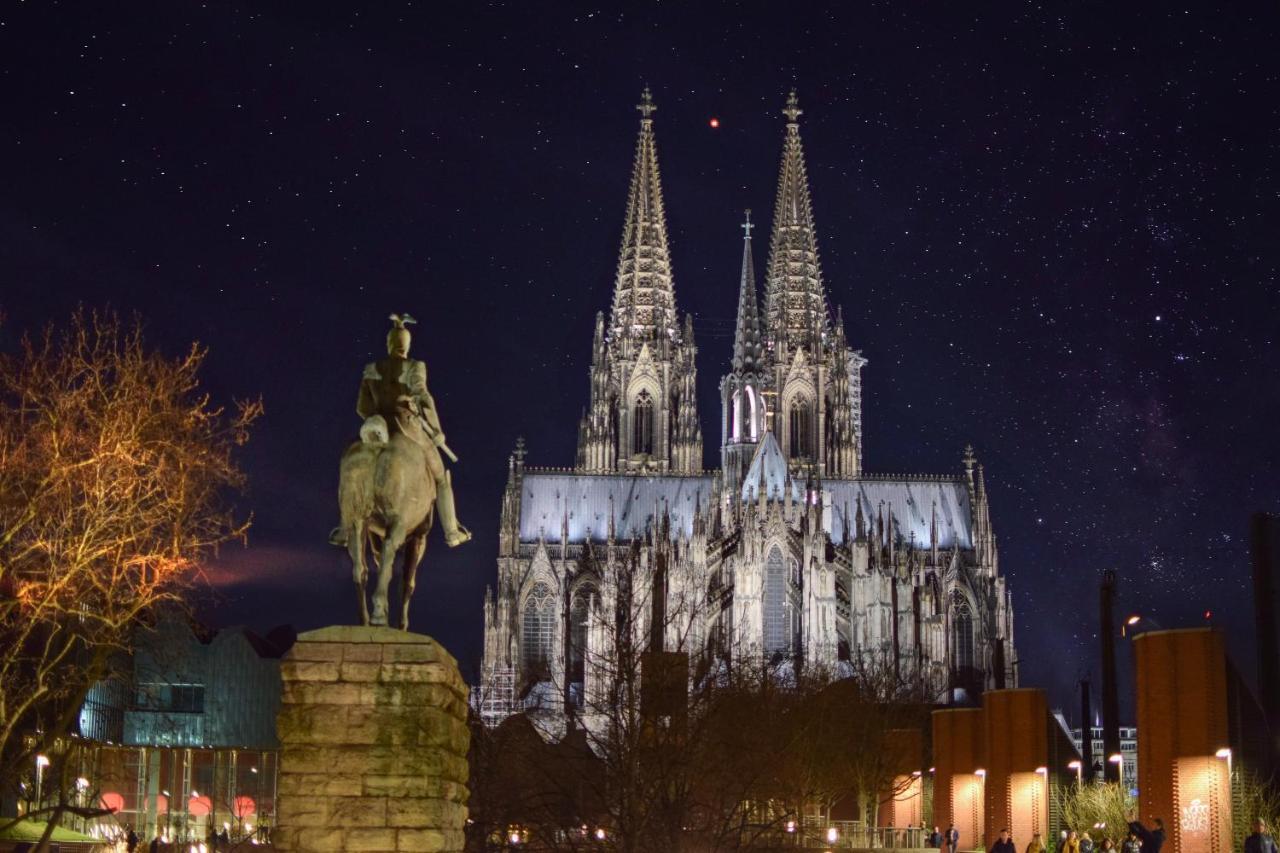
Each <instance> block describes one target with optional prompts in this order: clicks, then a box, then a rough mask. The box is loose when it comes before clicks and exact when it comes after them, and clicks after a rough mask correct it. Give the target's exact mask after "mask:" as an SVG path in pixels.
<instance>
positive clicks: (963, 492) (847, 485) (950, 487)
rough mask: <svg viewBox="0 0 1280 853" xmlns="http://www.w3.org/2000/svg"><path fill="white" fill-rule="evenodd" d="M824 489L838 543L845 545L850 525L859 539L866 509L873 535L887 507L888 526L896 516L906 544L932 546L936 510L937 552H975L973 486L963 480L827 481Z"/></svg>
mask: <svg viewBox="0 0 1280 853" xmlns="http://www.w3.org/2000/svg"><path fill="white" fill-rule="evenodd" d="M822 489H823V492H824V493H825V497H826V500H827V502H828V503H827V507H826V510H827V513H826V515H827V517H828V520H827V522H826V526H827V530H828V531H829V532H830V534H831V539H832V541H833V542H836V543H837V544H839V543H841V542H842V541H843V539H844V529H845V527H846V526H847V527H848V529H849V534H850V536H853V535H856V530H857V523H856V519H857V515H858V505H859V504H861V505H862V517H863V518H864V519H865V522H866V525H867V529H868V530H874V528H875V523H876V519H877V518H878V517H879V514H880V511H881V507H882V505H883V509H884V518H885V524H886V526H887V525H888V523H889V518H890V515H891V514H892V518H893V531H894V533H895V534H896V535H897V536H898V537H899V539H900V540H901V541H903V542H907V543H910V542H912V541H914V542H915V545H916V547H917V548H928V547H929V526H930V522H931V520H932V519H933V513H934V508H935V506H936V508H937V518H938V547H939V548H950V547H952V546H953V545H954V546H958V547H960V548H972V547H973V514H972V513H971V512H970V511H969V487H968V485H967V484H966V483H965V482H964V479H963V478H961V477H902V478H897V477H893V478H890V477H881V476H876V475H870V476H868V477H864V478H862V479H858V480H823V481H822ZM846 513H847V514H848V515H847V518H846ZM846 521H847V525H846Z"/></svg>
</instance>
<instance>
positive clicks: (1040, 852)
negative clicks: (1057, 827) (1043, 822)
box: [1025, 832, 1045, 853]
mask: <svg viewBox="0 0 1280 853" xmlns="http://www.w3.org/2000/svg"><path fill="white" fill-rule="evenodd" d="M1025 853H1045V849H1044V839H1043V838H1041V837H1040V833H1038V832H1036V833H1033V834H1032V835H1031V840H1030V841H1029V842H1027V849H1026V851H1025Z"/></svg>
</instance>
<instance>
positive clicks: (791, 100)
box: [645, 88, 804, 125]
mask: <svg viewBox="0 0 1280 853" xmlns="http://www.w3.org/2000/svg"><path fill="white" fill-rule="evenodd" d="M645 91H648V90H647V89H646V90H645ZM803 113H804V110H802V109H800V99H799V98H798V97H796V90H795V89H794V88H793V89H792V90H791V92H790V93H789V94H788V95H787V105H786V106H785V107H783V108H782V114H783V115H784V116H786V117H787V124H788V125H795V124H798V122H797V119H799V118H800V116H801V115H802V114H803Z"/></svg>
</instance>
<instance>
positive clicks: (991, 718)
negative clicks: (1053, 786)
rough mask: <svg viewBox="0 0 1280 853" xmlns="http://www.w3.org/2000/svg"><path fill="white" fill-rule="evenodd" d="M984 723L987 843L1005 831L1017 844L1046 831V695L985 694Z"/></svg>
mask: <svg viewBox="0 0 1280 853" xmlns="http://www.w3.org/2000/svg"><path fill="white" fill-rule="evenodd" d="M982 709H983V717H984V721H985V724H986V746H987V756H986V757H987V763H986V770H987V779H986V805H987V809H986V820H985V824H986V827H987V830H988V832H987V834H988V836H990V837H989V838H988V839H987V841H988V842H990V841H991V840H992V839H993V838H994V836H995V834H996V833H997V832H999V831H1000V830H1001V829H1003V828H1006V827H1007V828H1008V829H1009V830H1010V831H1011V832H1012V833H1013V838H1014V841H1015V842H1016V843H1018V844H1019V845H1024V844H1026V842H1028V841H1030V840H1031V836H1032V834H1033V833H1036V832H1042V833H1046V837H1048V836H1047V832H1048V825H1047V814H1046V812H1047V805H1048V792H1047V785H1048V779H1047V777H1048V769H1047V768H1048V765H1049V763H1050V758H1049V720H1050V716H1049V708H1048V704H1047V702H1046V700H1045V695H1044V691H1042V690H1034V689H1030V688H1022V689H1013V690H989V691H987V692H986V693H985V694H984V695H983V697H982Z"/></svg>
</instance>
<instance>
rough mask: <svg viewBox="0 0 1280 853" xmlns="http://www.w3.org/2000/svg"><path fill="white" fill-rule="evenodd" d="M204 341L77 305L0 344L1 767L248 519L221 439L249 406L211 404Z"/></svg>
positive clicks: (70, 714) (61, 727) (237, 437)
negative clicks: (149, 337)
mask: <svg viewBox="0 0 1280 853" xmlns="http://www.w3.org/2000/svg"><path fill="white" fill-rule="evenodd" d="M205 355H206V350H205V349H204V348H202V347H200V346H198V345H192V347H191V348H190V349H189V350H188V351H187V352H186V353H185V354H184V355H182V356H180V357H178V358H169V357H166V356H164V355H161V354H159V353H156V352H154V351H149V350H148V349H147V347H146V346H145V344H144V341H143V336H142V331H141V325H140V322H139V321H137V320H136V319H135V320H134V321H133V322H132V323H128V324H126V323H123V322H122V321H121V320H120V319H119V318H118V317H117V316H116V315H115V314H113V313H109V312H108V313H89V312H85V311H83V310H81V311H77V312H76V313H75V314H74V315H73V316H72V317H71V320H70V323H69V324H68V325H67V326H66V327H65V328H63V329H56V328H54V327H53V326H50V327H48V328H46V329H45V330H44V332H43V333H42V334H40V335H38V336H35V337H26V338H24V339H23V341H22V343H21V345H20V347H19V348H18V350H17V352H15V353H12V354H5V355H3V356H0V779H7V780H13V779H17V778H18V777H19V776H20V772H19V771H20V770H21V769H23V768H26V767H27V766H28V765H30V764H32V763H33V761H34V758H35V756H36V755H37V754H40V753H42V752H43V751H46V750H49V749H50V748H51V747H52V746H53V745H54V744H55V743H57V742H59V741H60V739H61V738H62V737H63V736H64V735H65V734H66V733H67V732H68V731H69V730H70V728H71V726H72V723H73V722H74V720H75V716H76V714H77V712H78V710H79V706H80V704H81V702H82V701H83V699H84V696H85V694H86V692H87V691H88V690H89V688H90V687H91V686H92V685H93V684H94V682H95V681H97V680H99V679H101V678H103V677H104V676H106V675H107V674H108V673H109V671H110V669H111V666H112V663H113V660H114V659H115V657H116V656H117V655H118V654H119V653H122V652H128V651H129V650H130V643H131V637H132V634H133V631H134V628H135V626H136V625H137V624H138V622H139V620H142V619H145V618H146V617H148V616H149V615H150V614H151V613H152V612H153V611H154V610H155V608H156V607H157V606H158V605H160V604H162V603H165V602H173V601H180V600H181V599H182V597H183V593H184V591H185V590H186V589H187V588H188V585H189V583H190V582H191V581H192V579H193V578H195V577H196V576H198V574H199V571H200V568H199V566H200V560H201V559H202V558H203V557H205V556H206V555H208V554H209V553H210V552H211V551H212V550H213V549H215V548H217V546H218V545H219V544H221V543H224V542H227V541H229V540H234V539H242V538H243V537H244V535H245V533H246V531H247V529H248V521H247V520H245V519H242V518H239V517H237V516H236V515H235V513H234V512H233V511H232V508H231V506H230V505H229V503H228V495H229V493H230V492H233V491H236V490H239V489H242V488H243V486H244V484H245V477H244V473H243V472H242V471H241V469H240V468H239V467H238V466H237V464H236V462H235V460H234V459H233V450H234V448H235V447H236V446H238V445H241V444H243V443H244V442H245V441H246V440H247V439H248V434H249V428H250V426H251V425H252V424H253V422H254V421H255V420H256V419H257V418H258V417H259V415H260V414H261V412H262V407H261V403H260V402H257V401H249V402H238V403H236V405H235V408H234V410H233V411H232V412H230V413H228V412H226V411H224V410H223V409H221V408H218V407H216V406H214V405H213V404H212V403H211V401H210V398H209V397H208V395H207V394H205V393H203V392H202V391H201V390H200V387H199V378H198V374H199V370H200V367H201V364H202V363H203V361H204V358H205ZM53 823H54V821H50V826H51V827H52V825H53Z"/></svg>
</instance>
